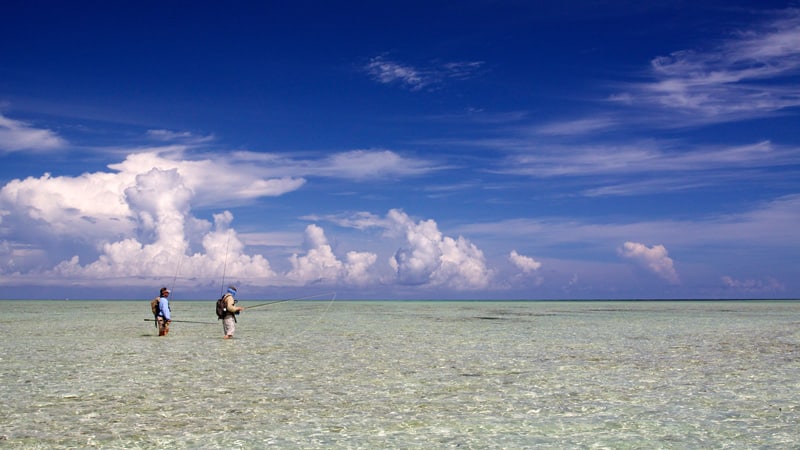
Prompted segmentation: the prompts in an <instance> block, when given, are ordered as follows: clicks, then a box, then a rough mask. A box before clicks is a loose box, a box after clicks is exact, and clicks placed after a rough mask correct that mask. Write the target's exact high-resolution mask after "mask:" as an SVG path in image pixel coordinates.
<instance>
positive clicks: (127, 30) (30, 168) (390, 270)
mask: <svg viewBox="0 0 800 450" xmlns="http://www.w3.org/2000/svg"><path fill="white" fill-rule="evenodd" d="M648 3H652V2H633V1H572V2H561V1H558V2H556V1H552V2H551V1H542V2H520V1H502V0H501V1H482V0H476V1H465V2H458V3H457V6H453V5H455V4H454V3H453V2H437V1H432V2H431V1H426V2H414V1H412V2H317V1H297V2H238V1H233V2H225V3H224V4H223V3H219V2H207V3H203V2H140V1H137V2H125V1H120V2H99V3H98V2H82V1H77V2H23V1H15V0H12V1H6V2H4V3H3V4H2V6H0V17H2V18H3V19H2V23H3V26H2V27H0V42H2V44H0V292H2V294H0V297H2V298H62V297H71V298H140V297H144V298H149V296H151V295H152V294H154V293H157V289H158V288H159V287H160V286H161V285H167V286H170V287H172V288H173V289H174V291H175V297H176V299H181V298H184V299H189V298H198V299H203V298H208V299H213V298H215V297H216V296H218V294H219V292H220V289H221V286H222V285H223V284H228V283H236V284H238V285H240V292H241V297H242V298H245V299H246V298H253V299H255V298H291V297H294V296H305V295H314V294H316V293H319V292H329V291H335V292H336V293H337V296H338V298H353V299H616V298H619V299H628V298H633V299H637V298H797V297H799V296H800V281H798V280H799V279H800V277H798V273H800V231H798V230H800V227H798V225H800V176H798V175H799V173H798V172H799V171H798V169H800V131H798V130H800V127H799V126H798V125H800V4H798V3H797V2H794V1H792V2H772V1H757V2H756V1H751V2H748V1H736V0H734V1H705V2H688V1H686V2H684V1H671V2H659V3H661V4H660V5H657V6H655V5H649V4H648Z"/></svg>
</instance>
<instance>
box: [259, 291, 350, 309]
mask: <svg viewBox="0 0 800 450" xmlns="http://www.w3.org/2000/svg"><path fill="white" fill-rule="evenodd" d="M331 294H332V295H334V297H335V296H336V292H325V293H322V294H316V295H309V296H307V297H297V298H287V299H284V300H275V301H272V302H267V303H261V304H258V305H253V306H245V307H244V309H253V308H260V307H262V306H267V305H275V304H278V303H285V302H291V301H294V300H307V299H309V298H317V297H322V296H324V295H331Z"/></svg>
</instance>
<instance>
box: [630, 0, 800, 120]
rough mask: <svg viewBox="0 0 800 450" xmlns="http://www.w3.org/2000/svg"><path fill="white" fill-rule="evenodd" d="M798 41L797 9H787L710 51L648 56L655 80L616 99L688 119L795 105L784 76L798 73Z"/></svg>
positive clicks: (795, 95) (733, 115)
mask: <svg viewBox="0 0 800 450" xmlns="http://www.w3.org/2000/svg"><path fill="white" fill-rule="evenodd" d="M798 42H800V10H798V9H787V10H784V11H782V12H781V13H780V14H779V15H777V16H776V17H774V18H773V19H772V20H770V21H769V22H765V23H762V24H760V25H759V26H757V27H754V28H752V29H749V30H745V31H742V32H739V33H737V34H736V35H734V36H732V37H731V38H729V39H728V40H727V41H724V42H722V43H720V44H718V45H716V46H714V47H713V48H711V49H709V50H706V51H703V50H699V51H694V50H682V51H676V52H674V53H672V54H670V55H669V56H661V57H658V58H655V59H653V61H652V63H651V70H652V75H653V77H654V78H655V80H654V81H653V82H652V83H649V84H642V85H639V86H638V87H637V88H636V89H635V91H636V92H635V94H632V95H617V96H616V97H617V98H626V99H629V100H630V99H633V101H637V100H642V101H645V102H648V103H650V104H654V105H657V106H659V107H661V108H665V109H669V110H675V111H682V112H686V113H688V114H690V115H691V116H692V118H693V120H729V119H734V120H735V119H738V118H744V117H758V116H763V115H765V114H768V113H771V112H774V111H777V110H781V109H785V108H791V107H796V106H798V105H800V94H798V92H797V89H796V86H795V85H793V84H791V83H790V84H786V83H785V80H787V79H788V78H789V77H792V76H796V75H797V73H798V71H800V46H798V45H797V43H798Z"/></svg>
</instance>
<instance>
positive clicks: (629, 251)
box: [619, 241, 680, 284]
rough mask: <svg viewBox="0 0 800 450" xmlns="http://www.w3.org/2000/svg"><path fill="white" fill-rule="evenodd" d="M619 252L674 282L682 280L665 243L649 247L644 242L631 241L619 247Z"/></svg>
mask: <svg viewBox="0 0 800 450" xmlns="http://www.w3.org/2000/svg"><path fill="white" fill-rule="evenodd" d="M619 254H620V255H621V256H622V257H624V258H628V259H630V260H632V261H634V262H636V263H637V264H638V265H640V266H641V267H643V268H645V269H646V270H648V271H650V272H653V273H654V274H656V275H658V276H659V277H661V278H663V279H665V280H667V281H668V282H670V283H672V284H677V283H679V282H680V279H679V278H678V273H677V272H676V271H675V268H674V267H673V263H672V259H671V258H670V257H669V256H668V252H667V249H666V248H665V247H664V246H663V245H654V246H652V247H647V246H646V245H644V244H640V243H637V242H630V241H629V242H626V243H625V244H623V246H622V248H620V249H619Z"/></svg>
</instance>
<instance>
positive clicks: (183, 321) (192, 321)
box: [144, 319, 216, 325]
mask: <svg viewBox="0 0 800 450" xmlns="http://www.w3.org/2000/svg"><path fill="white" fill-rule="evenodd" d="M144 321H145V322H156V320H155V319H144ZM171 322H181V323H202V324H203V325H216V323H214V322H197V321H194V320H171Z"/></svg>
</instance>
